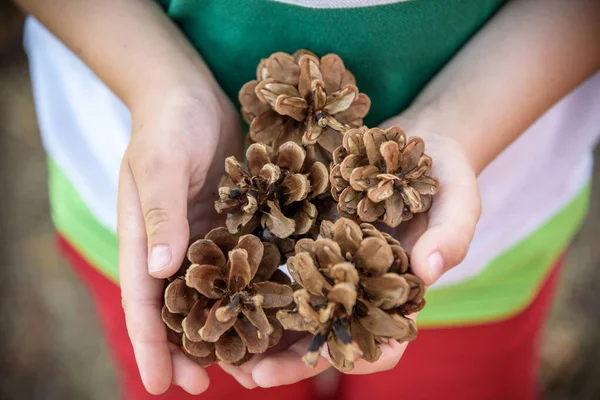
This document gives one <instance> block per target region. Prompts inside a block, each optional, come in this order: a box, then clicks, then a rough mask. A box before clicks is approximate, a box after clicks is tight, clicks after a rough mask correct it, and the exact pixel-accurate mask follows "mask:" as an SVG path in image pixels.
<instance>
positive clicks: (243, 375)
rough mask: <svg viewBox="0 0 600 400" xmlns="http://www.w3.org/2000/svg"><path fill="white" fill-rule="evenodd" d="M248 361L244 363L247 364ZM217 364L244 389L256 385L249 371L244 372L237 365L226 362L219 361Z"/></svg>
mask: <svg viewBox="0 0 600 400" xmlns="http://www.w3.org/2000/svg"><path fill="white" fill-rule="evenodd" d="M248 362H250V360H249V361H248ZM248 362H246V363H244V365H245V364H247V363H248ZM219 366H220V367H221V369H222V370H223V371H225V372H227V373H228V374H229V375H231V376H232V377H233V378H234V379H235V380H236V381H238V383H239V384H240V385H242V386H243V387H245V388H246V389H254V388H256V387H258V384H257V383H256V382H254V379H253V378H252V374H251V373H247V372H244V370H243V369H242V368H241V367H237V366H235V365H231V364H227V363H225V362H220V363H219Z"/></svg>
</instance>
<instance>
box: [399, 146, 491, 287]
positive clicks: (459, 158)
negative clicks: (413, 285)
mask: <svg viewBox="0 0 600 400" xmlns="http://www.w3.org/2000/svg"><path fill="white" fill-rule="evenodd" d="M446 151H447V152H449V153H452V152H453V151H452V148H448V149H447V150H446ZM454 153H455V154H447V156H446V157H445V159H447V160H452V166H451V167H450V166H446V167H444V165H438V170H436V171H434V172H433V174H437V176H439V178H440V181H441V182H442V184H441V187H440V191H439V193H438V194H437V195H436V196H435V198H434V200H433V205H432V207H431V210H430V211H429V223H428V226H427V230H426V231H425V233H423V235H422V236H421V237H420V238H419V239H418V240H417V242H416V243H415V245H414V247H413V249H412V252H411V266H412V268H413V271H415V273H416V274H417V275H418V276H419V277H420V278H422V279H423V280H424V281H425V283H426V284H427V285H431V284H433V283H434V282H435V281H437V280H438V279H439V278H440V276H441V275H442V274H443V273H444V272H446V271H448V270H449V269H450V268H452V267H454V266H456V265H458V264H459V263H460V262H461V261H462V260H463V259H464V258H465V256H466V255H467V251H468V249H469V245H470V244H471V241H472V240H473V235H474V234H475V227H476V225H477V221H478V220H479V216H480V215H481V199H480V197H479V189H478V186H477V179H476V177H475V174H474V172H473V170H472V168H471V167H470V166H469V164H468V162H467V160H466V157H465V156H464V155H463V153H462V152H460V151H455V152H454Z"/></svg>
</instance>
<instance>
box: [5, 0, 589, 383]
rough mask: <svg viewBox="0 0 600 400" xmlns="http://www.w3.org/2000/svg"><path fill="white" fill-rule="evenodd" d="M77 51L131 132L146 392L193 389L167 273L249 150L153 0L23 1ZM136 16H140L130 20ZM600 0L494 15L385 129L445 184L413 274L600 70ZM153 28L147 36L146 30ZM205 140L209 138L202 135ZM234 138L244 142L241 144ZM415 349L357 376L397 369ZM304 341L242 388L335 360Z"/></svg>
mask: <svg viewBox="0 0 600 400" xmlns="http://www.w3.org/2000/svg"><path fill="white" fill-rule="evenodd" d="M16 2H17V3H18V4H19V5H21V7H22V8H23V9H24V10H26V11H27V12H28V13H30V14H33V15H34V16H36V17H37V18H38V19H39V20H41V21H42V22H43V23H44V24H45V25H46V26H47V27H48V28H49V29H50V30H51V31H53V32H54V33H55V34H56V35H57V36H58V37H59V38H60V39H61V40H62V41H63V42H64V43H65V44H66V45H67V46H69V47H70V48H71V49H72V50H73V51H74V52H75V53H77V54H78V55H79V56H80V57H81V58H82V59H83V60H84V61H85V62H86V63H87V64H88V65H89V66H90V67H91V68H92V69H93V70H94V71H95V72H96V74H97V75H98V76H99V77H100V78H101V79H102V80H103V81H104V82H106V84H107V85H108V86H109V87H110V88H111V89H112V90H113V91H114V92H115V93H116V94H117V95H118V96H119V97H121V99H122V100H123V101H124V102H125V104H127V106H128V107H129V109H130V111H131V114H132V121H133V124H132V139H131V142H130V144H129V147H128V149H127V152H126V154H125V157H124V159H123V163H122V168H121V175H120V183H119V205H118V234H119V242H120V243H119V246H120V248H119V250H120V259H119V270H120V283H121V288H122V296H123V307H124V309H125V314H126V317H127V327H128V331H129V335H130V338H131V340H132V343H133V346H134V350H135V354H136V359H137V362H138V366H139V369H140V373H141V376H142V380H143V382H144V385H145V386H146V389H147V390H148V391H149V392H150V393H154V394H160V393H163V392H164V391H166V390H167V389H168V387H169V385H171V384H172V383H173V384H176V385H178V386H181V387H182V388H183V389H185V390H186V391H188V392H189V393H192V394H199V393H202V392H203V391H204V390H206V388H207V387H208V383H209V382H208V376H207V375H206V372H205V371H204V370H203V369H202V368H201V367H199V366H198V365H196V364H194V363H193V362H191V361H190V360H188V359H187V358H186V357H185V356H184V355H183V353H181V351H180V350H179V349H177V348H176V347H174V346H169V344H168V342H167V338H166V331H165V327H164V325H163V324H162V321H161V319H160V307H161V293H162V279H163V278H165V277H167V276H169V275H171V274H173V273H174V272H175V271H176V270H177V269H178V266H179V265H180V263H181V261H182V260H183V257H184V255H185V248H186V245H187V242H188V239H189V235H190V227H189V223H188V221H190V220H192V221H202V222H201V223H200V224H198V225H195V226H192V228H191V229H192V231H198V232H201V231H203V230H206V229H207V228H208V227H209V226H210V225H212V224H216V223H217V220H216V216H215V215H214V212H213V209H212V201H213V199H214V195H213V194H212V193H210V192H209V191H207V190H205V188H204V183H205V182H207V181H208V182H209V181H211V180H214V179H216V178H218V175H219V173H220V170H221V167H222V160H223V159H224V158H225V157H226V156H229V155H231V154H232V153H234V152H235V151H236V150H241V147H242V142H241V141H242V135H241V132H240V128H239V126H238V122H237V121H238V117H237V115H236V112H235V110H234V109H233V107H232V105H231V103H230V102H229V101H228V100H227V99H226V97H225V95H224V94H223V93H222V91H221V89H220V88H219V87H218V85H217V84H216V82H215V81H214V78H213V77H212V74H211V73H210V71H209V70H208V68H207V67H206V65H205V64H204V63H203V61H202V60H201V58H200V57H199V55H198V53H197V52H196V51H195V50H194V49H193V47H192V46H191V45H190V44H189V43H188V41H187V40H186V39H185V37H184V36H183V35H182V34H181V33H180V32H179V31H178V29H177V28H176V26H175V25H174V24H173V23H172V22H171V21H170V20H169V19H168V18H167V17H166V16H165V15H164V13H163V12H162V10H160V9H159V8H158V6H157V5H155V3H154V1H151V0H104V1H101V2H99V1H94V0H17V1H16ZM132 16H135V18H132ZM599 20H600V3H598V2H597V1H594V0H577V1H569V2H566V1H562V0H517V1H512V2H510V3H509V4H508V5H507V6H505V7H504V8H503V9H502V10H501V11H500V12H499V13H498V15H496V16H495V17H494V18H493V19H492V21H490V23H488V24H487V25H486V26H485V27H484V28H483V29H482V30H481V31H480V32H479V33H478V34H477V35H476V36H475V37H474V38H473V39H472V40H471V41H470V42H469V43H468V44H467V46H465V47H464V48H463V49H462V50H461V51H460V52H459V54H457V56H456V57H455V58H454V60H452V62H450V63H449V64H448V65H447V66H446V67H445V68H444V69H443V70H442V71H441V72H440V73H439V74H438V76H437V77H436V78H435V79H433V80H432V82H430V84H429V85H428V86H427V87H426V88H425V89H424V90H423V92H422V93H421V95H420V96H419V97H418V98H417V99H416V100H415V102H414V103H413V105H412V106H411V107H410V108H409V109H408V110H406V111H405V112H403V113H402V115H400V116H398V117H396V118H392V119H391V120H390V121H388V122H386V123H385V124H384V125H386V126H389V125H392V124H393V125H399V126H401V127H403V128H404V129H405V130H406V131H407V132H409V134H410V135H418V136H421V137H423V138H424V139H425V141H426V143H427V148H428V153H429V154H430V155H431V156H432V157H433V158H434V159H435V167H434V168H435V170H434V171H433V172H434V174H435V175H436V176H439V177H440V179H441V181H442V182H444V184H443V185H442V189H441V191H440V193H439V194H438V196H437V197H436V201H435V202H434V204H433V207H432V209H431V212H430V213H429V216H428V217H419V218H416V219H415V221H414V222H412V223H411V224H409V227H408V229H403V231H402V232H398V234H399V235H403V236H404V237H405V238H408V239H410V240H412V242H414V246H413V248H412V252H411V260H412V263H413V268H414V270H415V272H416V273H417V274H418V275H419V276H420V277H421V278H422V279H424V280H425V281H426V282H427V283H428V284H432V283H433V282H435V281H436V280H437V279H438V278H439V277H440V276H441V275H442V274H443V273H444V272H445V271H447V270H449V269H450V268H453V267H454V266H456V265H457V264H459V263H460V262H461V261H462V260H463V259H464V257H465V255H466V253H467V251H468V248H469V245H470V243H471V240H472V238H473V234H474V231H475V226H476V223H477V220H478V219H479V214H480V208H481V202H480V198H479V190H478V187H477V180H476V177H477V175H478V174H479V173H480V172H481V171H482V170H483V169H484V168H485V166H486V165H487V164H489V163H490V162H491V161H492V160H493V159H494V158H495V157H496V156H497V155H498V154H499V153H500V152H502V150H503V149H505V148H506V147H507V146H508V145H509V144H510V143H512V142H513V141H514V140H515V139H516V138H517V137H518V136H519V135H520V134H521V133H522V132H523V131H524V130H525V129H526V128H527V127H528V126H529V125H530V124H531V123H532V122H533V121H535V120H536V119H537V118H538V117H539V116H540V115H541V114H543V112H544V111H546V110H547V109H548V108H549V107H550V106H551V105H552V104H554V103H555V102H556V101H557V100H558V99H560V98H561V97H562V96H564V95H565V94H566V93H568V92H569V91H570V90H572V89H573V88H574V87H576V86H577V85H578V84H579V83H581V82H582V81H583V80H585V79H586V78H587V77H588V76H590V75H591V74H592V73H593V72H595V71H596V70H597V69H598V68H599V67H600V47H598V46H597V39H598V38H599V37H600V24H598V23H597V21H599ZM138 32H144V34H143V35H139V34H136V33H138ZM199 143H202V145H199ZM236 145H237V149H235V147H236ZM405 347H406V345H405V344H402V345H399V344H397V343H393V342H392V343H390V344H389V345H388V346H386V347H385V348H384V349H383V352H384V355H383V357H382V358H381V360H380V361H378V362H376V363H373V364H368V363H364V365H363V364H359V365H358V366H357V369H356V370H355V371H354V372H355V373H373V372H377V371H382V370H386V369H390V368H393V367H394V366H395V365H396V364H397V362H398V361H399V360H400V358H401V356H402V353H403V352H404V349H405ZM302 348H303V347H302V342H297V343H296V344H294V345H291V347H289V348H288V349H282V351H280V352H279V353H276V354H273V355H270V356H268V357H256V358H255V359H254V360H252V361H251V362H250V363H248V364H246V365H244V366H242V367H237V368H232V367H229V368H227V370H228V372H229V373H231V374H232V375H234V377H236V379H237V380H238V381H239V382H240V383H242V384H243V385H244V386H246V387H256V386H258V385H259V386H264V387H270V386H278V385H285V384H290V383H293V382H297V381H299V380H302V379H306V378H308V377H310V376H313V375H315V374H317V373H319V372H322V371H323V370H324V369H326V368H329V367H330V364H329V363H328V361H327V360H326V359H325V358H323V359H322V360H321V361H320V362H319V365H318V366H317V368H315V369H308V368H306V367H304V365H303V364H302V361H301V360H300V357H299V354H298V353H299V352H300V349H302Z"/></svg>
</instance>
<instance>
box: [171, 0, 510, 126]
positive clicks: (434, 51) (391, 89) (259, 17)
mask: <svg viewBox="0 0 600 400" xmlns="http://www.w3.org/2000/svg"><path fill="white" fill-rule="evenodd" d="M162 2H163V3H164V4H163V5H164V6H165V7H166V10H167V13H168V15H169V16H170V17H171V18H172V19H173V20H174V21H175V22H176V23H177V24H178V25H179V27H180V28H181V29H182V30H183V32H184V33H185V34H186V35H187V37H188V38H189V40H190V41H191V42H192V43H193V45H194V46H195V47H196V48H197V49H198V51H199V52H200V53H201V54H202V57H203V58H204V60H205V61H206V63H207V64H208V66H209V67H210V69H211V70H212V71H213V73H214V75H215V77H216V79H217V81H218V82H219V84H220V85H221V86H222V87H223V89H224V90H225V92H226V93H227V95H228V96H229V97H230V98H231V99H232V100H234V101H235V102H236V104H237V93H238V91H239V89H240V88H241V87H242V85H243V84H244V83H246V82H247V81H249V80H252V79H255V75H256V72H255V71H256V67H257V65H258V63H259V61H260V60H261V58H266V57H268V56H269V55H270V54H272V53H274V52H277V51H283V52H287V53H293V52H294V51H296V50H298V49H302V48H305V49H309V50H311V51H313V52H315V53H317V54H318V55H320V56H323V55H325V54H327V53H337V54H339V55H340V56H341V57H342V59H343V60H344V63H345V64H346V67H347V68H348V69H349V70H350V71H352V72H353V73H354V75H355V76H356V80H357V86H358V87H359V89H360V91H361V92H364V93H366V94H367V95H368V96H369V97H370V98H371V101H372V106H371V110H370V112H369V115H368V117H367V119H366V120H365V124H366V125H369V126H375V125H377V124H378V123H380V122H382V121H383V120H385V119H387V118H390V117H392V116H394V115H397V114H398V113H399V112H401V111H402V110H403V109H405V108H406V107H407V106H408V105H409V104H410V102H411V101H412V100H413V98H414V97H415V96H416V95H417V94H418V93H419V92H420V91H421V90H422V89H423V87H424V86H425V85H426V84H427V82H428V81H429V80H430V79H431V78H432V77H433V76H434V75H435V74H436V73H437V72H438V71H439V70H440V69H441V68H442V67H443V66H444V65H445V64H446V63H447V62H448V61H449V60H450V59H451V58H452V56H454V55H455V54H456V53H457V52H458V51H459V50H460V48H461V47H462V46H463V45H464V44H465V43H466V42H467V41H468V40H469V38H471V37H472V36H473V35H474V34H475V33H476V32H477V30H478V29H479V28H481V26H482V25H484V24H485V22H486V21H487V20H488V19H489V18H490V17H491V16H492V15H493V14H494V13H495V12H496V11H497V10H498V9H499V7H500V6H501V5H502V4H503V3H504V1H503V0H412V1H404V2H399V3H393V4H387V5H378V6H368V7H357V8H334V9H323V8H319V9H317V8H307V7H300V6H296V5H290V4H286V3H281V2H276V1H270V0H242V1H240V0H202V1H200V0H162Z"/></svg>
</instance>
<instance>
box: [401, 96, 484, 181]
mask: <svg viewBox="0 0 600 400" xmlns="http://www.w3.org/2000/svg"><path fill="white" fill-rule="evenodd" d="M398 121H399V123H400V126H401V127H402V129H404V130H405V131H406V132H407V134H408V135H409V136H410V135H411V132H427V133H430V134H435V135H438V136H443V137H446V138H447V139H450V140H452V141H453V142H455V143H456V144H457V145H458V146H460V148H461V149H462V151H463V152H464V154H465V156H466V157H467V159H468V161H469V163H470V165H471V167H472V168H473V171H475V173H476V174H477V175H479V173H481V171H482V170H483V169H484V168H485V167H486V165H487V164H488V163H489V162H491V161H492V159H493V157H488V153H487V152H486V151H485V149H482V148H481V146H480V144H478V142H477V141H476V140H475V135H477V129H474V128H473V127H471V126H469V118H468V116H467V117H465V116H464V114H463V113H460V112H458V111H457V109H456V108H455V107H451V106H450V107H448V106H444V103H443V101H442V100H441V99H437V98H436V99H430V100H427V101H424V100H421V99H417V101H415V102H414V103H413V104H411V106H410V107H409V108H407V109H406V110H405V111H403V112H402V113H401V114H400V115H399V116H398Z"/></svg>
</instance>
